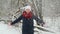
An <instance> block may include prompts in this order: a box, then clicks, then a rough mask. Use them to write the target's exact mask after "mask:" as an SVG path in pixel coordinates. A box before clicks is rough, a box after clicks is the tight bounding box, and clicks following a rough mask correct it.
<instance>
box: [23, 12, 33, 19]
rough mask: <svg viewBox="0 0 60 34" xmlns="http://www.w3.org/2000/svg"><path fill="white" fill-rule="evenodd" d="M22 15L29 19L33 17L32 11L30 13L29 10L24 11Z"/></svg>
mask: <svg viewBox="0 0 60 34" xmlns="http://www.w3.org/2000/svg"><path fill="white" fill-rule="evenodd" d="M22 15H23V17H25V18H27V19H29V18H31V17H32V12H29V13H28V14H27V12H26V11H24V12H23V14H22Z"/></svg>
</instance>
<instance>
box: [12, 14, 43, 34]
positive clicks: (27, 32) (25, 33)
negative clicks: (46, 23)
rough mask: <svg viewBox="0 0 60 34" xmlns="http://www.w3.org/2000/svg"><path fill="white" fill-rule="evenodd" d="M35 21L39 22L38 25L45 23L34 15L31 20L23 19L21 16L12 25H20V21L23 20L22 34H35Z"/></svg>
mask: <svg viewBox="0 0 60 34" xmlns="http://www.w3.org/2000/svg"><path fill="white" fill-rule="evenodd" d="M33 19H35V20H36V21H37V24H40V23H43V21H42V20H41V19H39V18H37V17H36V16H34V15H32V17H31V18H29V19H27V18H25V17H23V15H21V16H20V17H19V18H18V19H16V20H15V21H13V22H12V23H11V25H13V24H15V23H18V22H19V21H20V20H23V23H22V34H34V26H33V24H34V22H33Z"/></svg>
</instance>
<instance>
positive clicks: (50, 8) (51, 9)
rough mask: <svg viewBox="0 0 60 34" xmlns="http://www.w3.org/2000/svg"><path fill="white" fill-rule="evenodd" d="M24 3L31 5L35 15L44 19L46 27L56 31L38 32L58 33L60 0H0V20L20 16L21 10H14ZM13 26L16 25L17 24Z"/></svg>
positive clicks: (59, 29) (45, 33) (59, 26)
mask: <svg viewBox="0 0 60 34" xmlns="http://www.w3.org/2000/svg"><path fill="white" fill-rule="evenodd" d="M26 3H28V4H30V5H31V6H32V11H33V13H34V14H35V15H36V16H37V17H39V18H41V19H43V20H44V22H45V23H46V24H45V27H46V28H50V29H52V30H55V31H56V33H49V32H45V31H41V30H40V34H59V32H60V0H0V20H4V21H5V22H6V23H8V22H9V21H11V20H15V19H16V18H15V17H17V18H18V17H19V16H20V14H21V13H22V10H21V9H20V12H18V13H16V12H17V11H18V10H19V8H21V7H24V6H25V4H26ZM14 16H15V17H14ZM15 26H17V27H18V25H17V24H16V25H15ZM19 27H21V26H19Z"/></svg>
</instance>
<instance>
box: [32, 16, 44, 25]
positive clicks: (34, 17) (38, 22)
mask: <svg viewBox="0 0 60 34" xmlns="http://www.w3.org/2000/svg"><path fill="white" fill-rule="evenodd" d="M33 19H35V20H36V21H37V24H38V25H39V24H42V23H44V22H43V20H42V19H39V18H38V17H36V16H34V15H33Z"/></svg>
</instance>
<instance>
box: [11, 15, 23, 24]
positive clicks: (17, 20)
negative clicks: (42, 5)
mask: <svg viewBox="0 0 60 34" xmlns="http://www.w3.org/2000/svg"><path fill="white" fill-rule="evenodd" d="M22 18H23V17H22V15H21V16H20V17H19V18H18V19H16V20H15V21H13V22H12V23H11V25H13V24H15V23H18V22H19V21H20V20H21V19H22Z"/></svg>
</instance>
